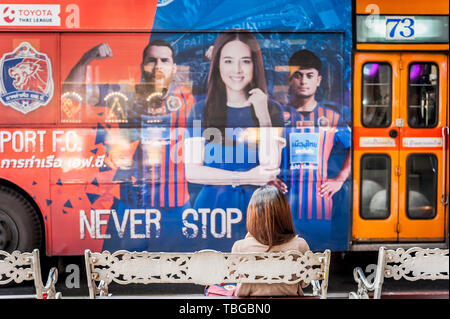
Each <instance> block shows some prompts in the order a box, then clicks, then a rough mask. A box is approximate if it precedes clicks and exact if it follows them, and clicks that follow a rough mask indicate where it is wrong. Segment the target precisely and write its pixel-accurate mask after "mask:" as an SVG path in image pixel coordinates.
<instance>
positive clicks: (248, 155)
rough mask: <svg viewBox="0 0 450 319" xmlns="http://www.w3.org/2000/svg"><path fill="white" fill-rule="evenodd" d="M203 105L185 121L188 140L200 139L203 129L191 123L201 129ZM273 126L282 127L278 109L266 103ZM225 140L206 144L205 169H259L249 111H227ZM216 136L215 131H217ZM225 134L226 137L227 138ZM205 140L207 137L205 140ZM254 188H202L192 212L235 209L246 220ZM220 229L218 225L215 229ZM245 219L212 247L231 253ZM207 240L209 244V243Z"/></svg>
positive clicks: (204, 186) (249, 109)
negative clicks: (231, 232)
mask: <svg viewBox="0 0 450 319" xmlns="http://www.w3.org/2000/svg"><path fill="white" fill-rule="evenodd" d="M204 107H205V103H204V102H200V103H198V104H196V105H195V106H194V107H193V108H192V110H191V114H190V115H189V119H188V131H187V132H188V134H189V135H188V137H203V132H205V130H204V128H203V127H198V125H197V127H195V125H196V123H195V122H194V121H199V122H197V124H200V125H201V123H202V122H201V121H202V118H203V111H204ZM269 113H270V116H271V120H272V126H276V127H282V126H283V120H282V117H281V115H282V114H281V108H280V106H279V105H278V104H276V103H275V102H270V103H269ZM218 116H226V117H227V119H226V127H227V129H229V130H225V139H224V140H223V141H222V139H220V137H219V139H216V140H210V141H205V154H204V165H205V166H208V167H214V168H219V169H223V170H228V171H230V174H232V172H233V171H247V170H250V169H252V168H254V167H256V166H258V165H259V159H258V140H257V132H258V123H256V122H255V120H254V119H253V117H252V107H251V106H249V107H243V108H232V107H227V114H226V115H224V114H222V115H218ZM216 132H218V130H217V131H216ZM227 132H228V134H227ZM204 137H205V138H206V139H207V138H208V137H209V136H204ZM256 188H257V186H254V185H239V186H232V185H203V186H202V188H201V190H200V192H199V193H198V196H197V197H196V200H195V203H194V208H195V209H199V208H210V209H211V210H212V209H215V208H221V209H224V210H226V209H227V208H238V209H239V210H240V211H241V212H242V215H243V216H245V214H246V211H247V206H248V203H249V201H250V198H251V196H252V194H253V192H254V191H255V190H256ZM216 227H218V228H219V229H220V227H221V226H220V225H216ZM246 231H247V230H246V227H245V218H243V222H241V223H240V224H239V225H236V226H235V227H234V228H233V238H230V239H221V240H218V241H217V242H216V243H215V244H217V245H219V246H220V247H217V248H223V249H230V248H231V245H232V244H233V243H234V241H235V240H236V239H237V238H242V237H243V236H245V234H246ZM211 242H212V241H211V239H209V243H211Z"/></svg>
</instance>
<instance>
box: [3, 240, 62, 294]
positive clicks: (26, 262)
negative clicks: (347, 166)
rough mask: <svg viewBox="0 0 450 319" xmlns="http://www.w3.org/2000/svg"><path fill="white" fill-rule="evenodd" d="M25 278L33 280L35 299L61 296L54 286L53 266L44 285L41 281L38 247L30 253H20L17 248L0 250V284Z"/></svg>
mask: <svg viewBox="0 0 450 319" xmlns="http://www.w3.org/2000/svg"><path fill="white" fill-rule="evenodd" d="M26 280H34V286H35V289H36V295H35V297H36V298H37V299H59V298H61V293H60V292H58V293H57V292H56V288H55V284H56V281H57V280H58V270H57V269H56V268H55V267H52V268H51V269H50V271H49V275H48V279H47V283H46V285H45V286H44V284H43V283H42V277H41V264H40V259H39V250H38V249H34V250H33V252H31V253H21V252H20V251H17V250H16V251H14V252H12V253H7V252H6V251H3V250H0V286H1V285H6V284H9V283H12V282H15V283H21V282H23V281H26Z"/></svg>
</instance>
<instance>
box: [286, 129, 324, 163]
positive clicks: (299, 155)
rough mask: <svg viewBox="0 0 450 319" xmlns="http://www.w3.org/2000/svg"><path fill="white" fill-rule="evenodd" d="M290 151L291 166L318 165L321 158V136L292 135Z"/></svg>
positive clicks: (309, 134)
mask: <svg viewBox="0 0 450 319" xmlns="http://www.w3.org/2000/svg"><path fill="white" fill-rule="evenodd" d="M290 150H291V152H290V158H291V164H300V163H310V164H311V163H312V164H317V161H318V158H319V134H317V133H291V134H290Z"/></svg>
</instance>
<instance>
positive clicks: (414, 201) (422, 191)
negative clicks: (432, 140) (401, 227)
mask: <svg viewBox="0 0 450 319" xmlns="http://www.w3.org/2000/svg"><path fill="white" fill-rule="evenodd" d="M437 165H438V162H437V158H436V156H435V155H433V154H413V155H410V156H408V159H407V160H406V167H407V173H406V174H407V175H406V177H407V193H406V194H407V196H406V212H407V216H408V217H409V218H411V219H430V218H433V217H434V216H436V193H437V189H436V187H437V173H438V172H437Z"/></svg>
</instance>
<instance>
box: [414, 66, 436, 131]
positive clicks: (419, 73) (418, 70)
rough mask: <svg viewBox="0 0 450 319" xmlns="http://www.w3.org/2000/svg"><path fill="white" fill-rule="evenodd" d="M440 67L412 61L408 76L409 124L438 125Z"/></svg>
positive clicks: (417, 125)
mask: <svg viewBox="0 0 450 319" xmlns="http://www.w3.org/2000/svg"><path fill="white" fill-rule="evenodd" d="M438 79H439V75H438V67H437V65H436V64H435V63H426V62H425V63H412V64H411V65H410V67H409V76H408V125H409V126H410V127H414V128H427V127H435V126H436V125H437V120H438V114H437V101H438V99H437V97H438V92H439V87H438Z"/></svg>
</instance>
